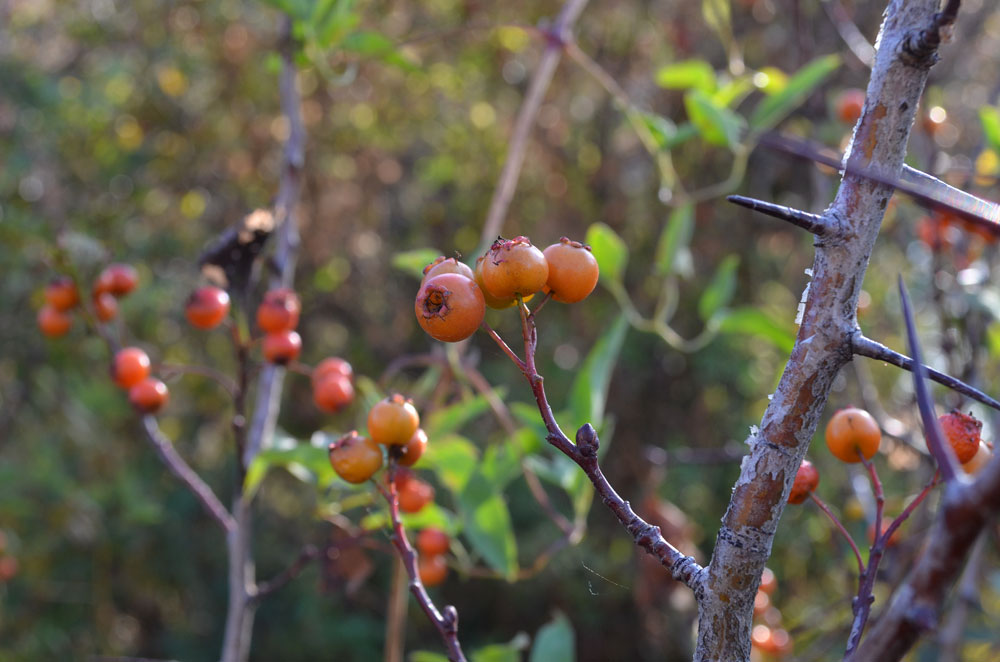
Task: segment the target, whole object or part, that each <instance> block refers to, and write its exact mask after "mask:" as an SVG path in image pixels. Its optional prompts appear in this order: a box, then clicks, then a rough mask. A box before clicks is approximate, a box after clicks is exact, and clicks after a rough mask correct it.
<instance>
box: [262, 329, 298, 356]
mask: <svg viewBox="0 0 1000 662" xmlns="http://www.w3.org/2000/svg"><path fill="white" fill-rule="evenodd" d="M301 352H302V338H301V337H300V336H299V334H298V333H296V332H295V331H288V330H285V331H275V332H273V333H268V334H267V335H266V336H264V358H265V359H267V361H268V363H277V364H278V365H285V364H286V363H289V362H291V361H294V360H295V359H297V358H299V353H301Z"/></svg>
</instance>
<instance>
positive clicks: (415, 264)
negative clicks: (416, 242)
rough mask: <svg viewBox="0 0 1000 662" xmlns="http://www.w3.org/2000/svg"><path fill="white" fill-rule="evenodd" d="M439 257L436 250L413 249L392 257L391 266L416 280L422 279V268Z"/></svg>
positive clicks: (439, 253) (439, 252)
mask: <svg viewBox="0 0 1000 662" xmlns="http://www.w3.org/2000/svg"><path fill="white" fill-rule="evenodd" d="M439 255H441V251H439V250H437V249H436V248H414V249H412V250H408V251H403V252H402V253H396V254H395V255H393V256H392V266H393V267H395V268H396V269H399V270H400V271H404V272H406V273H408V274H410V275H411V276H413V277H414V278H416V279H417V280H420V279H421V278H423V277H424V267H426V266H427V265H428V264H430V263H431V262H433V261H434V259H435V258H436V257H438V256H439Z"/></svg>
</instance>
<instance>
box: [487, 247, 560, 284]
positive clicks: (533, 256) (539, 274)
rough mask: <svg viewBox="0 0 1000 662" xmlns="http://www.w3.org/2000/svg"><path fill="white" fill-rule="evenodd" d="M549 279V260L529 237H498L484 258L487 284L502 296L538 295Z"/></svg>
mask: <svg viewBox="0 0 1000 662" xmlns="http://www.w3.org/2000/svg"><path fill="white" fill-rule="evenodd" d="M548 278H549V263H548V262H546V260H545V256H544V255H542V251H540V250H538V249H537V248H535V247H534V246H532V245H531V241H530V240H529V239H528V238H527V237H514V238H513V239H509V240H504V239H497V240H496V241H495V242H493V246H491V247H490V250H489V252H488V253H487V254H486V259H485V260H484V261H483V284H484V285H485V286H486V289H487V290H489V292H490V294H492V295H493V296H495V297H497V298H499V299H508V298H510V297H514V296H515V295H518V294H520V295H521V296H522V297H523V296H527V295H529V294H534V293H535V292H538V291H539V290H541V289H542V288H544V287H545V281H547V280H548Z"/></svg>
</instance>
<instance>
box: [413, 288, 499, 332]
mask: <svg viewBox="0 0 1000 662" xmlns="http://www.w3.org/2000/svg"><path fill="white" fill-rule="evenodd" d="M413 311H414V313H415V314H416V316H417V322H418V323H419V324H420V327H421V328H422V329H423V330H424V331H426V332H427V334H428V335H429V336H431V337H432V338H434V339H435V340H441V341H444V342H458V341H459V340H465V339H466V338H468V337H469V336H471V335H472V334H473V333H475V332H476V329H478V328H479V325H480V324H482V323H483V317H484V316H485V315H486V301H485V299H484V298H483V293H482V292H480V291H479V286H477V285H476V283H475V281H473V280H472V279H471V278H466V277H465V276H462V275H460V274H449V273H446V274H441V275H439V276H434V277H433V278H429V279H428V280H426V281H424V284H423V285H421V286H420V291H419V292H417V298H416V301H414V303H413Z"/></svg>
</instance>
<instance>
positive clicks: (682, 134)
mask: <svg viewBox="0 0 1000 662" xmlns="http://www.w3.org/2000/svg"><path fill="white" fill-rule="evenodd" d="M697 136H698V127H696V126H695V125H694V124H692V123H691V122H684V123H683V124H681V125H680V126H678V127H677V132H676V133H675V134H674V135H673V137H672V138H670V139H669V140H668V141H667V144H666V145H665V147H666V149H668V150H670V149H675V148H677V147H680V146H681V145H683V144H684V143H686V142H688V141H689V140H692V139H693V138H696V137H697Z"/></svg>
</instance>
